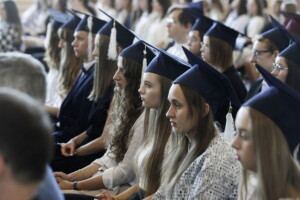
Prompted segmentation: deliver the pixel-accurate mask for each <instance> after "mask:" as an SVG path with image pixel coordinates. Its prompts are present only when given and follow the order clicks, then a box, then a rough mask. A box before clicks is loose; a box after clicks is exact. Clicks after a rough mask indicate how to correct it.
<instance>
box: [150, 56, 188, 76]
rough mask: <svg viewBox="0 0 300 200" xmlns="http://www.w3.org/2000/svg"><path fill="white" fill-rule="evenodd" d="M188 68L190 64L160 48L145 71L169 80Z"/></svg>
mask: <svg viewBox="0 0 300 200" xmlns="http://www.w3.org/2000/svg"><path fill="white" fill-rule="evenodd" d="M188 69H190V65H189V64H188V63H186V62H184V61H183V60H180V59H178V58H177V57H175V56H173V55H171V54H169V53H167V52H166V51H163V50H161V51H160V52H159V54H158V56H156V57H155V58H154V59H153V60H152V61H151V62H150V63H149V65H148V67H147V68H146V70H145V72H150V73H155V74H158V75H161V76H164V77H166V78H168V79H170V80H175V79H176V78H177V77H178V76H180V75H181V74H182V73H184V72H185V71H187V70H188Z"/></svg>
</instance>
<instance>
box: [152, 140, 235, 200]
mask: <svg viewBox="0 0 300 200" xmlns="http://www.w3.org/2000/svg"><path fill="white" fill-rule="evenodd" d="M233 155H234V153H233V149H232V148H231V147H230V146H229V145H228V144H227V143H226V142H225V141H224V140H223V139H222V138H221V136H219V135H218V136H216V137H215V138H214V139H213V140H212V142H211V143H210V145H209V146H208V148H207V150H206V151H205V152H204V153H203V154H202V155H200V156H199V157H198V158H197V159H195V160H194V161H193V162H192V164H191V165H190V166H189V167H188V168H187V169H186V171H185V172H184V173H183V174H182V176H181V177H180V179H179V181H178V182H177V184H176V185H175V187H174V189H173V190H172V192H171V194H167V193H166V190H165V189H164V186H161V187H160V188H159V189H158V191H157V192H156V194H155V196H154V198H153V199H156V200H157V199H203V200H204V199H205V200H207V199H220V200H224V199H237V196H238V182H239V176H240V165H239V164H238V162H237V161H236V160H234V156H233Z"/></svg>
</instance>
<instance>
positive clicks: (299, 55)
mask: <svg viewBox="0 0 300 200" xmlns="http://www.w3.org/2000/svg"><path fill="white" fill-rule="evenodd" d="M278 56H281V57H284V58H287V59H288V60H291V61H293V62H294V63H295V64H296V65H297V66H300V47H299V44H297V43H296V42H294V43H293V44H291V45H290V46H289V47H287V48H286V49H285V50H283V51H282V52H281V53H280V54H279V55H278ZM299 78H300V77H299Z"/></svg>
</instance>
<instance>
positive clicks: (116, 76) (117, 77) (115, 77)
mask: <svg viewBox="0 0 300 200" xmlns="http://www.w3.org/2000/svg"><path fill="white" fill-rule="evenodd" d="M118 74H119V69H118V70H117V71H116V73H115V75H114V76H113V79H114V80H115V81H117V80H119V75H118Z"/></svg>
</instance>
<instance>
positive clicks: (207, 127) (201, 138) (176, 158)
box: [162, 84, 217, 195]
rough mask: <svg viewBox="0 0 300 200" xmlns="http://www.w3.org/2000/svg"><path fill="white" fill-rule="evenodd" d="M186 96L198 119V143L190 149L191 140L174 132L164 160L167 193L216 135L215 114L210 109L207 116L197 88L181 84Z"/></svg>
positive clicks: (191, 112)
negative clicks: (168, 151) (168, 153)
mask: <svg viewBox="0 0 300 200" xmlns="http://www.w3.org/2000/svg"><path fill="white" fill-rule="evenodd" d="M179 86H180V87H181V89H182V91H183V94H184V97H185V99H186V101H187V103H188V105H189V116H190V117H191V119H192V120H196V121H197V122H198V123H197V127H196V130H198V133H197V136H196V137H195V139H196V140H197V145H195V147H194V148H193V149H189V147H190V142H189V140H188V138H187V136H186V135H185V134H176V133H172V147H171V150H170V155H168V156H166V159H165V160H164V162H163V171H162V172H163V175H162V184H164V185H165V186H166V190H167V194H169V195H170V194H171V192H172V190H173V188H174V186H175V184H176V182H177V181H178V180H179V178H180V177H181V175H182V174H183V172H184V171H185V170H186V169H187V168H188V166H189V165H190V164H191V163H192V162H193V161H194V160H195V159H196V158H197V157H198V156H200V155H201V154H202V153H203V152H204V151H205V150H206V148H207V147H208V145H209V143H210V142H211V141H212V139H213V138H214V137H215V136H216V132H217V130H216V128H215V126H214V122H213V114H212V111H211V110H210V111H209V112H208V113H207V114H206V115H205V116H203V113H204V112H205V103H206V100H205V99H204V98H203V97H202V96H201V95H200V94H199V93H198V92H196V91H195V90H193V89H191V88H189V87H186V86H183V85H180V84H179Z"/></svg>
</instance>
